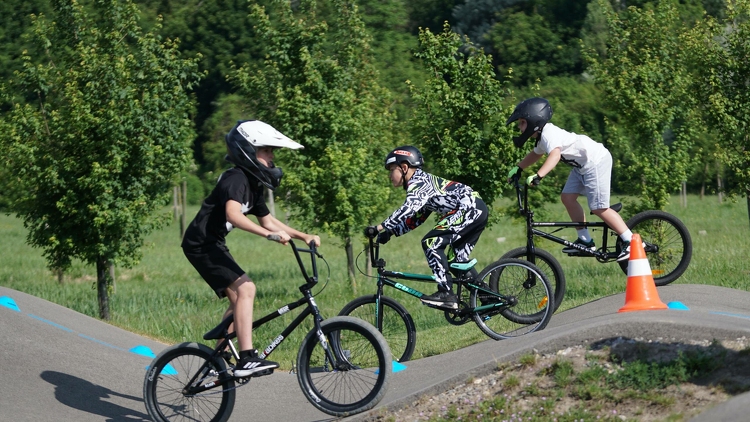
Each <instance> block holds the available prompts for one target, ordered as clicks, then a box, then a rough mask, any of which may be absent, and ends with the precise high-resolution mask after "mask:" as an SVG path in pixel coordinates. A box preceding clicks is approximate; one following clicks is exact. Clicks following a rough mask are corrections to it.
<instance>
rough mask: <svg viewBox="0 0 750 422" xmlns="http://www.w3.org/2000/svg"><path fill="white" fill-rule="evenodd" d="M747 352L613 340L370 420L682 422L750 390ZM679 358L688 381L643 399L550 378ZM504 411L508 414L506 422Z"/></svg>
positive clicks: (471, 382) (509, 368) (738, 343)
mask: <svg viewBox="0 0 750 422" xmlns="http://www.w3.org/2000/svg"><path fill="white" fill-rule="evenodd" d="M748 345H750V340H748V339H746V338H744V337H743V338H739V339H735V340H731V341H713V340H697V341H690V342H670V341H669V340H664V339H656V340H653V341H651V340H646V339H629V338H621V337H618V338H610V339H603V340H601V341H599V342H596V343H592V344H590V345H579V346H576V347H570V348H566V349H564V350H558V351H557V352H556V353H549V354H539V353H530V354H529V355H527V356H524V357H522V358H521V359H520V360H519V361H517V362H513V363H510V364H503V365H499V367H498V369H497V370H496V371H495V372H493V373H491V374H488V375H486V376H483V377H481V378H472V379H468V380H466V382H465V383H464V384H461V385H457V386H455V387H454V388H451V389H450V390H448V391H445V392H444V393H441V394H438V395H435V396H432V397H422V398H420V399H418V400H416V401H415V402H413V403H412V404H410V405H409V406H406V407H405V408H402V409H399V410H396V411H393V412H389V414H388V415H382V416H378V417H376V418H375V420H382V421H394V422H402V421H403V422H411V421H423V420H441V418H444V419H447V420H484V419H491V418H492V420H503V419H504V418H505V417H506V416H507V420H521V419H512V418H521V417H523V420H533V421H545V420H550V421H552V420H558V418H559V420H569V419H570V420H573V416H576V415H578V414H581V415H587V417H583V416H582V417H581V420H613V421H614V420H634V421H635V420H637V421H646V422H648V421H660V420H665V419H668V418H669V420H687V419H689V418H690V417H692V416H694V415H696V414H698V413H700V412H702V411H703V410H705V409H707V408H709V407H711V406H714V405H716V404H718V403H722V402H724V401H726V400H728V399H729V398H731V397H732V396H733V395H736V394H740V393H742V392H745V391H748V390H750V350H749V349H748ZM680 356H682V357H683V361H684V360H685V359H684V358H686V357H687V359H686V360H687V361H688V362H689V363H688V365H687V370H688V372H689V373H690V375H689V376H688V380H687V381H686V382H679V383H677V384H673V385H666V386H663V387H660V388H657V389H655V390H650V391H648V392H646V393H639V392H638V391H637V389H635V390H633V389H627V388H625V389H623V390H616V389H613V390H611V391H604V392H599V391H596V390H595V389H592V390H593V391H594V392H593V393H589V392H587V386H586V385H585V384H586V383H585V382H583V383H582V382H581V380H577V381H575V382H572V383H570V384H569V385H565V383H560V382H559V379H556V378H555V372H556V368H557V370H558V371H557V372H559V368H560V365H565V368H566V370H570V371H571V373H572V374H578V375H579V374H581V373H583V372H585V371H587V370H589V369H591V368H594V367H596V368H597V370H598V371H599V372H601V373H605V372H606V373H610V374H611V373H614V372H617V371H621V370H622V368H623V366H627V365H628V364H632V363H634V362H641V363H645V364H650V363H653V364H661V365H667V364H669V363H670V362H673V361H675V360H676V359H678V358H679V357H680ZM644 366H645V365H644ZM575 376H576V375H574V376H573V377H575ZM649 378H650V379H651V380H654V378H659V377H654V376H653V374H652V375H651V376H646V377H645V378H644V379H645V380H648V379H649ZM656 381H658V380H656ZM591 384H592V385H593V384H596V382H595V381H593V382H592V383H591ZM636 384H638V382H637V381H636ZM587 394H590V396H588V395H587ZM506 412H512V416H511V414H510V413H506ZM576 417H577V416H576Z"/></svg>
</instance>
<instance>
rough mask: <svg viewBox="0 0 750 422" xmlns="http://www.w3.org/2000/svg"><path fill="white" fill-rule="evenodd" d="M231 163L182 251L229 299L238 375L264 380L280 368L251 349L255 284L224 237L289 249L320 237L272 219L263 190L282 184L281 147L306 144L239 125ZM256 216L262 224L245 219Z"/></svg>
mask: <svg viewBox="0 0 750 422" xmlns="http://www.w3.org/2000/svg"><path fill="white" fill-rule="evenodd" d="M225 140H226V143H227V150H228V152H229V154H228V155H227V157H226V158H227V160H228V161H230V162H231V163H233V164H234V165H235V166H236V167H234V168H232V169H229V170H227V171H225V172H224V173H222V175H221V176H220V177H219V181H218V182H217V184H216V187H215V188H214V190H213V191H212V192H211V194H210V195H209V196H208V198H206V199H205V200H204V201H203V204H202V205H201V209H200V211H198V214H197V215H196V216H195V219H193V221H192V222H191V223H190V225H189V226H188V228H187V230H186V231H185V236H184V238H183V239H182V249H183V252H184V253H185V256H186V257H187V259H188V260H189V261H190V263H191V264H193V266H194V267H195V269H196V270H198V273H200V275H201V276H202V277H203V279H204V280H206V282H207V283H208V284H209V285H210V286H211V288H212V289H213V290H214V292H216V295H217V296H219V298H223V297H228V298H229V308H228V309H227V311H226V313H225V314H224V317H225V318H226V317H227V316H229V314H231V313H234V329H235V331H236V333H237V341H238V342H239V348H240V360H239V362H237V364H236V365H235V367H234V376H236V377H247V376H251V375H254V376H260V375H267V374H270V373H272V372H273V370H274V369H275V368H278V367H279V364H278V363H276V362H272V361H269V360H265V359H263V358H264V357H265V356H258V352H257V350H255V349H253V340H252V329H253V304H254V300H255V291H256V287H255V283H253V281H252V280H251V279H250V278H249V277H248V275H247V273H245V271H243V270H242V268H240V266H239V265H237V263H236V262H235V261H234V258H233V257H232V255H230V253H229V249H228V248H227V246H226V242H225V237H226V235H227V234H229V231H230V230H232V229H233V228H235V227H237V228H239V229H241V230H245V231H248V232H250V233H253V234H257V235H259V236H263V237H268V236H269V235H276V236H278V238H279V240H278V242H279V243H281V244H284V245H286V244H287V243H288V242H289V239H291V238H294V239H300V240H302V241H304V242H305V243H309V242H311V241H315V244H316V245H318V246H320V238H319V237H318V236H315V235H309V234H305V233H302V232H300V231H297V230H295V229H293V228H291V227H289V226H287V225H286V224H284V223H282V222H280V221H279V220H277V219H276V218H275V217H274V216H272V215H271V214H270V213H269V211H268V208H267V207H266V203H265V200H264V195H263V193H264V188H269V189H271V190H273V189H275V188H276V187H277V186H279V183H280V182H281V176H282V171H281V168H279V167H276V166H274V164H273V158H274V155H273V151H274V150H275V149H277V148H290V149H299V148H302V145H300V144H298V143H296V142H294V141H292V140H291V139H289V138H287V137H286V136H284V135H283V134H281V133H280V132H279V131H277V130H276V129H274V128H273V127H271V126H270V125H268V124H266V123H263V122H261V121H258V120H249V121H240V122H238V123H237V125H236V126H235V127H234V128H232V130H231V131H229V133H228V134H227V135H226V139H225ZM247 214H253V215H254V216H255V217H256V218H257V220H258V223H257V224H256V223H255V222H253V221H251V220H250V219H249V218H247V217H246V215H247Z"/></svg>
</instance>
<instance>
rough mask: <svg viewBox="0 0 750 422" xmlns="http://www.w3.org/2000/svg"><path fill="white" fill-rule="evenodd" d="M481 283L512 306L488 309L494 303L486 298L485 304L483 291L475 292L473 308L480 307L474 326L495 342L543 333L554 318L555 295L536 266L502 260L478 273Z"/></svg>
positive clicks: (525, 262) (520, 261)
mask: <svg viewBox="0 0 750 422" xmlns="http://www.w3.org/2000/svg"><path fill="white" fill-rule="evenodd" d="M479 281H482V282H484V283H485V284H487V285H489V286H490V289H491V290H492V291H493V292H496V293H499V294H500V295H501V296H502V299H500V301H501V302H504V303H508V302H509V304H508V306H495V307H493V308H486V306H488V304H490V303H491V300H492V299H488V298H485V304H482V303H481V299H480V296H479V295H480V294H481V293H480V291H479V290H476V289H474V290H473V292H472V294H471V306H472V307H474V308H475V309H476V308H478V307H479V310H476V311H475V312H474V315H473V316H474V322H476V324H477V325H478V326H479V328H480V329H481V330H482V332H484V333H485V334H487V335H488V336H489V337H491V338H493V339H495V340H502V339H506V338H512V337H519V336H522V335H525V334H528V333H532V332H534V331H538V330H542V329H544V327H546V326H547V324H548V323H549V321H550V319H551V318H552V314H553V313H554V309H555V305H554V301H555V298H554V296H553V291H552V288H551V287H550V283H549V280H547V277H546V276H545V275H544V273H542V271H541V270H540V269H539V267H537V266H536V265H534V264H532V263H530V262H528V261H525V260H522V259H515V258H506V259H500V260H498V261H495V262H493V263H492V264H490V265H488V266H487V268H485V269H483V270H482V272H481V273H479ZM482 308H486V309H482ZM501 317H502V318H501Z"/></svg>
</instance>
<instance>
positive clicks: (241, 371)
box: [234, 354, 279, 378]
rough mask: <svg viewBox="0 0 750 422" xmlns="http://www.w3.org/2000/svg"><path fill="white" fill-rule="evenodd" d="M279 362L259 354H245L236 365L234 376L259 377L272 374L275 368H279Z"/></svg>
mask: <svg viewBox="0 0 750 422" xmlns="http://www.w3.org/2000/svg"><path fill="white" fill-rule="evenodd" d="M278 367H279V364H278V363H276V362H272V361H270V360H265V359H261V358H259V357H258V356H257V354H255V355H253V356H245V357H244V358H242V359H240V361H239V362H237V365H235V366H234V376H235V377H237V378H242V377H250V376H254V377H259V376H261V375H271V374H272V373H273V370H274V369H276V368H278Z"/></svg>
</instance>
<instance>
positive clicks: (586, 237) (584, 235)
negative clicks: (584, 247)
mask: <svg viewBox="0 0 750 422" xmlns="http://www.w3.org/2000/svg"><path fill="white" fill-rule="evenodd" d="M576 231H577V232H578V238H579V239H581V240H582V241H584V242H586V243H590V242H591V240H592V239H591V234H589V229H586V228H583V229H576Z"/></svg>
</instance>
